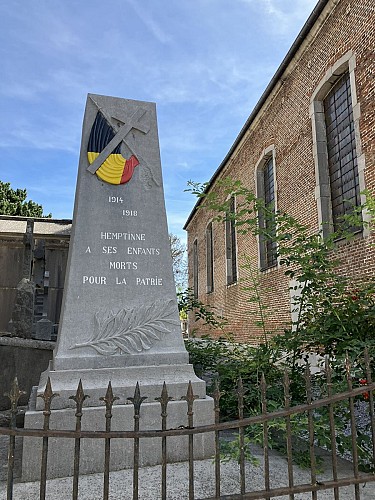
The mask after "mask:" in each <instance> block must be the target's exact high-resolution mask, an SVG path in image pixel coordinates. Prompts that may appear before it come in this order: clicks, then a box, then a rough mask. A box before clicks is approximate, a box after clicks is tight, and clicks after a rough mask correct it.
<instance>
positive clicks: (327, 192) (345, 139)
mask: <svg viewBox="0 0 375 500" xmlns="http://www.w3.org/2000/svg"><path fill="white" fill-rule="evenodd" d="M354 69H355V58H354V56H353V55H352V54H351V52H349V53H348V54H346V55H345V56H343V57H342V58H341V59H340V60H339V61H338V62H337V63H336V64H335V65H334V66H333V67H332V68H330V69H329V70H328V71H327V73H326V75H325V76H324V78H323V79H322V81H321V82H320V84H319V85H318V87H317V89H316V91H315V92H314V94H313V96H312V99H311V111H310V114H311V119H312V128H313V146H314V160H315V170H316V179H317V185H316V190H315V193H316V200H317V207H318V214H319V222H320V224H321V226H322V230H323V234H324V235H327V234H328V233H329V232H331V231H332V230H335V231H336V230H337V229H339V227H340V224H341V222H342V217H343V216H345V215H347V214H350V213H351V212H352V211H353V207H356V206H359V205H361V203H362V202H363V201H364V199H361V194H360V193H361V191H363V190H364V187H365V186H364V174H363V171H364V156H363V155H358V151H360V150H361V148H360V138H359V134H358V130H359V125H358V120H359V114H360V108H359V105H358V103H357V98H356V92H355V75H354ZM346 228H347V229H350V230H351V231H353V232H357V231H361V230H362V227H358V226H353V227H349V228H348V227H346Z"/></svg>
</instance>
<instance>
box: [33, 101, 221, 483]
mask: <svg viewBox="0 0 375 500" xmlns="http://www.w3.org/2000/svg"><path fill="white" fill-rule="evenodd" d="M48 377H50V379H51V383H52V389H53V391H54V392H56V393H58V394H59V397H55V398H54V399H53V400H52V408H55V409H56V411H54V412H52V416H51V428H55V429H73V428H74V422H75V420H74V402H73V401H72V399H69V397H70V396H72V395H74V394H75V392H76V389H77V385H78V382H79V380H80V379H81V380H82V385H83V389H84V392H85V394H87V395H88V396H89V399H87V400H86V401H85V404H84V406H87V407H89V408H87V409H86V411H84V414H83V418H82V429H83V430H84V429H90V430H104V428H105V419H104V413H105V407H104V405H103V402H102V401H100V397H103V396H104V395H105V393H106V389H107V386H108V382H109V381H111V384H112V388H113V393H114V395H115V396H117V397H119V400H117V401H116V403H117V404H116V405H115V407H114V415H113V418H112V429H113V430H132V425H133V407H132V405H130V404H126V403H127V398H129V397H133V396H134V389H135V385H136V383H137V382H139V386H140V391H141V396H145V397H147V400H146V401H145V402H144V403H143V405H142V408H141V420H140V426H141V429H155V428H158V427H159V428H160V425H161V423H160V404H159V403H157V402H156V401H155V398H158V397H160V394H161V391H162V386H163V382H165V383H166V385H167V388H168V394H169V396H170V397H172V398H173V400H172V401H171V403H170V404H169V405H168V418H169V420H168V426H169V427H175V426H179V425H186V419H187V416H186V412H187V408H186V402H185V401H182V400H181V398H182V397H184V396H186V391H187V386H188V383H189V381H191V382H192V387H193V391H194V394H195V395H196V396H198V399H197V400H196V401H195V403H194V410H195V419H196V420H195V425H203V424H208V423H212V422H213V402H212V400H211V398H208V397H206V392H205V383H204V382H203V381H202V380H200V379H198V378H197V377H196V375H195V374H194V371H193V368H192V366H191V365H190V364H189V362H188V354H187V352H186V350H185V347H184V344H183V339H182V335H181V330H180V322H179V317H178V308H177V300H176V292H175V286H174V280H173V272H172V260H171V252H170V245H169V237H168V229H167V223H166V214H165V205H164V194H163V181H162V173H161V164H160V152H159V141H158V133H157V124H156V106H155V104H154V103H149V102H140V101H132V100H127V99H119V98H113V97H106V96H100V95H92V94H89V95H88V98H87V104H86V111H85V116H84V122H83V132H82V145H81V153H80V160H79V169H78V179H77V189H76V197H75V206H74V216H73V227H72V236H71V243H70V249H69V258H68V266H67V275H66V280H65V287H64V299H63V306H62V313H61V319H60V329H59V334H58V340H57V347H56V349H55V352H54V357H53V360H52V361H51V363H50V366H49V369H48V370H47V371H46V372H44V373H43V374H42V376H41V379H40V383H39V386H38V387H37V388H35V391H34V397H31V398H30V408H29V410H28V412H27V413H26V416H25V427H28V428H42V426H43V423H42V422H43V400H42V398H39V397H36V396H38V395H41V394H43V391H44V389H45V386H46V382H47V378H48ZM178 439H180V442H179V441H178ZM173 440H174V441H173ZM182 440H183V438H173V439H172V442H174V445H173V446H172V447H171V449H170V459H171V460H174V461H179V460H183V459H186V458H187V457H186V448H187V446H186V443H185V442H182ZM71 441H72V440H62V439H59V442H56V443H54V444H53V443H51V446H50V455H49V459H48V460H49V474H48V475H49V477H58V476H66V475H70V474H71V473H72V467H73V451H72V450H73V443H72V442H71ZM88 441H90V440H88ZM97 441H98V442H97V443H92V442H91V443H86V442H85V441H84V443H83V452H82V459H81V471H82V473H91V472H97V471H101V470H102V468H103V454H102V451H101V450H102V446H103V443H101V442H100V441H99V440H97ZM114 441H115V442H114V444H113V447H112V459H111V467H112V470H115V469H120V468H123V467H131V466H132V443H131V442H130V441H127V447H128V448H129V450H128V451H127V450H126V443H124V441H122V442H121V440H119V441H118V442H117V443H116V440H114ZM147 441H148V442H147V443H144V444H143V450H142V448H141V464H142V465H151V464H155V463H158V461H159V460H160V452H159V451H158V448H159V444H158V446H157V447H156V446H154V445H155V443H159V441H157V440H155V442H154V443H153V442H152V440H147ZM85 445H86V450H85ZM95 445H96V446H97V447H98V449H96V448H95ZM37 447H39V448H40V440H39V441H38V440H37V439H34V438H33V439H25V443H24V451H23V479H24V480H31V479H34V478H37V477H38V476H39V471H40V468H39V467H40V465H39V463H38V461H37V460H36V449H37ZM94 448H95V449H94ZM99 448H100V449H99ZM195 448H196V453H197V457H199V458H203V457H207V456H209V455H210V453H211V452H212V440H211V439H210V437H203V435H202V436H197V439H196V447H195Z"/></svg>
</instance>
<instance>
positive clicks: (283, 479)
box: [0, 438, 375, 500]
mask: <svg viewBox="0 0 375 500" xmlns="http://www.w3.org/2000/svg"><path fill="white" fill-rule="evenodd" d="M0 441H2V446H1V447H0V449H1V455H2V456H1V459H2V462H3V458H4V457H3V454H4V452H5V453H6V448H7V442H8V440H7V438H1V439H0ZM19 441H20V440H19ZM20 445H21V443H17V447H18V449H17V452H16V456H17V455H20V451H21V448H20ZM253 452H254V454H255V455H256V456H258V458H259V459H260V461H262V450H261V449H259V448H254V450H253ZM321 453H322V455H323V457H324V458H325V461H326V464H325V467H324V470H325V472H324V473H323V474H320V475H319V476H318V481H319V482H324V480H330V479H332V477H331V473H330V469H329V455H328V454H327V453H325V452H321ZM5 456H6V454H5ZM18 458H19V457H18ZM270 468H271V487H281V486H287V462H286V460H285V457H283V456H280V455H279V454H278V453H276V452H273V451H271V457H270ZM339 470H340V477H345V476H352V475H353V466H352V464H351V463H350V462H347V461H345V460H340V461H339ZM3 472H4V471H3ZM194 473H195V474H194V476H195V496H194V498H196V499H199V498H201V499H203V498H208V497H210V496H213V495H214V491H215V490H214V488H215V486H214V485H215V471H214V464H213V461H212V460H202V461H197V462H195V465H194ZM16 476H18V478H19V476H20V461H19V459H18V462H17V464H16ZM167 476H168V485H167V488H168V490H167V491H168V499H170V500H183V499H187V498H188V464H187V463H186V462H183V463H178V464H171V465H168V472H167ZM160 478H161V468H160V466H155V467H145V468H143V469H140V471H139V485H140V493H139V498H140V499H141V500H157V499H158V498H160V493H159V492H160V482H161V479H160ZM2 479H3V481H2V482H0V500H5V499H6V483H5V481H4V480H5V479H6V477H5V475H4V474H3V477H2ZM309 480H310V471H309V470H302V469H300V468H299V467H294V481H295V484H302V483H309ZM17 481H19V479H18V480H17V478H16V480H15V485H14V495H13V498H14V500H34V499H35V500H37V499H39V483H37V482H34V483H22V482H17ZM246 485H247V490H250V489H252V490H259V489H263V487H264V474H263V467H262V466H259V467H257V466H253V465H250V464H247V465H246ZM102 488H103V475H102V474H91V475H86V476H81V477H80V481H79V499H80V500H99V499H101V498H102V495H103V493H102ZM239 492H240V490H239V466H238V464H237V463H236V462H233V461H231V462H227V463H223V464H222V465H221V494H222V495H229V494H236V493H239ZM360 492H361V499H362V500H374V499H375V482H371V483H367V484H366V485H360ZM71 497H72V478H61V479H52V480H49V481H47V499H48V500H55V499H59V500H65V499H70V498H71ZM110 498H111V500H115V499H116V500H117V499H119V498H121V499H131V498H132V471H131V470H124V471H117V472H112V473H111V475H110ZM276 498H277V499H285V500H287V498H288V497H286V496H283V497H276ZM333 498H334V496H333V491H332V490H330V491H329V490H328V491H320V492H318V499H319V500H328V499H332V500H333ZM310 499H311V493H302V494H296V495H295V500H310ZM340 499H341V500H353V499H354V487H352V486H350V487H346V488H340Z"/></svg>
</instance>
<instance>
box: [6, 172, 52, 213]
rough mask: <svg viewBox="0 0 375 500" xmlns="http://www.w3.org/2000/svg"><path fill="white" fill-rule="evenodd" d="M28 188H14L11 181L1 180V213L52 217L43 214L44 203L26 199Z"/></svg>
mask: <svg viewBox="0 0 375 500" xmlns="http://www.w3.org/2000/svg"><path fill="white" fill-rule="evenodd" d="M26 198H27V191H26V189H16V190H14V189H12V188H11V187H10V183H9V182H1V181H0V214H2V215H19V216H23V217H52V214H48V215H43V207H42V205H38V203H35V202H34V201H32V200H29V201H26Z"/></svg>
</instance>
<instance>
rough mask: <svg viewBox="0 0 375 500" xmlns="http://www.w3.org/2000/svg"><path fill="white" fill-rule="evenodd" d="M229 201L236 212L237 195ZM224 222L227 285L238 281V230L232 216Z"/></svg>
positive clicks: (232, 211) (233, 211) (230, 208)
mask: <svg viewBox="0 0 375 500" xmlns="http://www.w3.org/2000/svg"><path fill="white" fill-rule="evenodd" d="M227 201H229V211H230V212H231V213H236V197H235V196H234V195H232V196H229V197H228V198H227ZM224 224H225V225H224V228H225V263H226V282H227V286H231V285H235V284H236V283H237V282H238V259H237V230H236V224H235V221H234V220H233V219H232V218H226V220H225V223H224Z"/></svg>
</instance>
